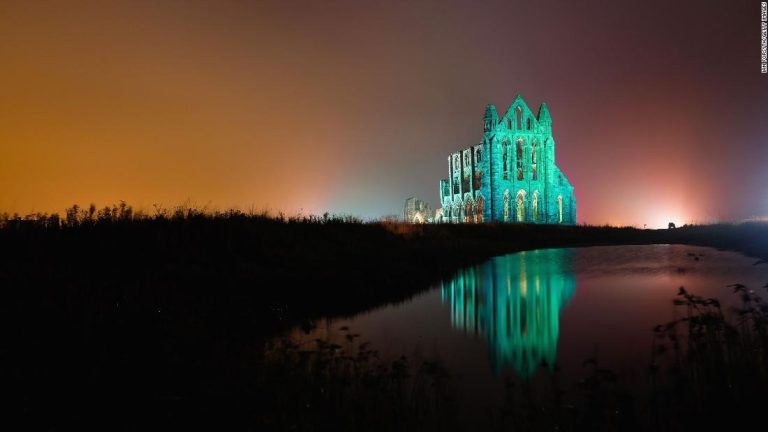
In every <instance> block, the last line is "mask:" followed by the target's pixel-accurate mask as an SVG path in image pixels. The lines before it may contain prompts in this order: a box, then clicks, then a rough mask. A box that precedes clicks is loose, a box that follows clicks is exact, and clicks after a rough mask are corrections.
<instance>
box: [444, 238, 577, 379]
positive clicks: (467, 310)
mask: <svg viewBox="0 0 768 432" xmlns="http://www.w3.org/2000/svg"><path fill="white" fill-rule="evenodd" d="M572 254H573V252H572V251H571V250H569V249H544V250H536V251H528V252H520V253H516V254H512V255H506V256H502V257H496V258H493V259H491V260H489V261H488V262H486V263H485V264H482V265H479V266H476V267H471V268H467V269H464V270H462V271H460V272H459V273H458V274H457V275H456V276H454V278H453V279H452V280H451V281H450V282H444V283H443V284H442V287H441V288H442V300H443V303H446V302H450V306H451V323H452V325H453V327H455V328H458V329H461V330H464V331H466V332H467V333H473V334H481V335H484V336H485V337H486V339H487V341H488V347H489V350H490V356H489V357H490V361H491V366H492V368H493V369H494V371H495V372H496V373H497V374H498V373H500V372H501V371H502V369H503V368H504V367H505V366H511V367H512V368H513V369H514V370H515V372H516V373H517V374H518V375H519V376H521V377H524V378H526V377H530V376H532V375H533V374H534V372H536V369H537V367H538V366H539V365H540V364H542V362H543V363H546V364H547V365H549V366H550V367H552V366H553V365H554V364H555V357H556V355H557V338H558V335H559V332H560V312H561V310H562V309H563V307H565V305H566V304H568V301H569V300H570V299H571V297H572V296H573V293H574V291H575V290H576V279H575V277H574V274H573V271H572V269H571V256H572Z"/></svg>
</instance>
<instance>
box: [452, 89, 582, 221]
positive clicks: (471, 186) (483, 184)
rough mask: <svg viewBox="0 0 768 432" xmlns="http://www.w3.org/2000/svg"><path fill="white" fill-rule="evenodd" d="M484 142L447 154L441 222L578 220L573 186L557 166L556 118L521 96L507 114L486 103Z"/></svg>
mask: <svg viewBox="0 0 768 432" xmlns="http://www.w3.org/2000/svg"><path fill="white" fill-rule="evenodd" d="M484 123H485V126H484V133H483V142H482V143H480V144H477V145H474V146H472V147H469V148H467V149H464V150H461V151H459V152H456V153H453V154H452V155H450V156H449V157H448V175H449V178H448V179H443V180H440V203H441V204H442V211H441V217H440V221H442V222H489V221H499V222H523V223H550V224H575V223H576V198H575V197H574V195H573V186H571V184H570V183H569V182H568V179H567V178H566V177H565V174H563V172H562V171H560V168H558V167H557V165H556V164H555V140H554V138H553V137H552V118H551V117H550V115H549V110H548V109H547V105H546V104H544V103H542V104H541V107H540V108H539V113H538V115H534V114H533V112H532V111H531V110H530V108H528V105H526V103H525V101H524V100H523V98H522V97H520V96H517V98H516V99H515V101H514V102H513V103H512V105H511V106H510V107H509V109H508V110H507V112H506V114H504V116H502V117H499V114H498V113H497V112H496V107H495V106H494V105H488V106H487V107H486V110H485V117H484Z"/></svg>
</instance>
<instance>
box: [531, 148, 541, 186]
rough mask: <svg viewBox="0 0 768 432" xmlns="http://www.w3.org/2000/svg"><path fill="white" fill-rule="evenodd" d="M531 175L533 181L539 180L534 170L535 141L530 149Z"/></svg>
mask: <svg viewBox="0 0 768 432" xmlns="http://www.w3.org/2000/svg"><path fill="white" fill-rule="evenodd" d="M531 174H532V177H533V179H534V180H537V179H538V178H539V173H538V172H537V170H536V141H534V142H533V146H532V148H531Z"/></svg>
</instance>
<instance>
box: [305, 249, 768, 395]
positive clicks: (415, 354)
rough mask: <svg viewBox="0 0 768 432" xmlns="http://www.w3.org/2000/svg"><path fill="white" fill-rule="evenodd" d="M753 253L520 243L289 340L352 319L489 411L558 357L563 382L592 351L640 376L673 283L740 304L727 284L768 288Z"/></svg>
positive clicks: (668, 311)
mask: <svg viewBox="0 0 768 432" xmlns="http://www.w3.org/2000/svg"><path fill="white" fill-rule="evenodd" d="M755 261H756V260H755V259H753V258H748V257H745V256H743V255H741V254H738V253H735V252H724V251H717V250H715V249H711V248H702V247H693V246H683V245H650V246H604V247H602V246H601V247H590V248H575V249H545V250H537V251H528V252H520V253H514V254H510V255H506V256H501V257H496V258H493V259H490V260H488V261H487V262H485V263H483V264H481V265H478V266H474V267H469V268H466V269H463V270H461V271H459V272H458V273H457V274H456V275H454V277H453V278H452V279H451V280H447V281H445V282H443V283H441V284H440V285H439V286H436V287H434V289H432V290H429V291H427V292H425V293H423V294H421V295H419V296H416V297H414V298H413V299H411V300H410V301H407V302H405V303H402V304H398V305H390V306H386V307H382V308H379V309H376V310H373V311H369V312H366V313H362V314H360V315H358V316H355V317H353V318H349V319H326V320H323V321H322V322H320V323H319V325H318V326H317V328H315V329H314V330H313V331H311V332H310V333H308V334H304V333H302V332H300V331H298V330H297V331H295V332H294V337H296V338H299V339H303V340H305V341H310V340H313V339H315V338H322V339H329V340H331V341H335V342H338V343H340V344H342V345H343V343H344V336H345V335H346V334H347V333H346V332H345V331H342V330H341V328H342V327H349V328H350V329H351V331H353V332H354V333H359V334H361V338H362V340H365V341H369V342H371V344H372V345H373V346H374V347H375V348H377V349H378V350H379V351H380V352H381V353H382V355H383V356H392V357H397V356H399V355H406V356H408V357H410V358H416V359H419V358H424V359H435V358H437V359H439V360H441V361H442V362H443V363H444V364H445V365H446V367H447V368H448V370H449V371H450V372H451V373H452V374H454V376H455V381H456V382H457V385H458V387H459V389H458V390H459V393H460V394H461V395H463V397H464V398H465V399H466V409H475V410H476V409H488V407H493V406H498V405H499V404H500V403H501V400H502V398H503V388H504V382H505V381H506V380H513V381H515V382H522V383H529V384H531V383H532V384H533V385H537V384H536V383H544V382H546V381H547V380H548V379H550V377H551V376H552V370H553V365H555V364H557V365H558V367H559V368H560V374H559V376H560V378H561V379H562V380H563V382H564V383H565V384H566V386H567V383H568V382H575V381H576V380H578V379H579V378H581V377H583V376H584V375H585V374H586V371H585V368H584V366H583V363H584V360H586V359H588V358H597V359H598V360H599V361H600V364H601V366H603V367H608V368H610V369H612V370H614V371H616V372H618V373H620V374H622V375H624V376H630V377H632V376H633V377H636V379H642V377H644V375H643V373H644V371H645V369H646V368H647V366H648V364H649V361H650V352H651V341H652V331H651V329H652V328H653V327H654V326H655V325H656V324H662V323H665V322H667V321H669V320H671V319H673V318H674V317H675V314H676V313H682V312H683V311H682V310H676V307H675V306H673V304H672V299H673V298H674V297H675V295H676V294H677V292H678V289H679V287H681V286H684V287H685V288H686V289H687V290H688V291H689V292H692V293H695V294H697V295H701V296H704V297H715V298H718V299H720V300H721V301H722V303H723V305H724V306H725V307H726V308H727V307H729V306H733V305H736V304H737V303H738V298H737V297H736V296H735V295H734V294H733V290H732V289H731V288H729V287H728V285H730V284H734V283H742V284H744V285H747V286H748V287H749V288H752V289H754V290H755V291H757V292H758V293H765V292H766V291H765V289H763V288H762V287H763V285H765V284H766V282H768V265H758V266H755V265H753V263H754V262H755ZM763 297H764V298H768V295H765V296H763ZM542 385H543V384H542Z"/></svg>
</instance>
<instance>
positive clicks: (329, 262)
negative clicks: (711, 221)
mask: <svg viewBox="0 0 768 432" xmlns="http://www.w3.org/2000/svg"><path fill="white" fill-rule="evenodd" d="M652 243H686V244H695V245H705V246H714V247H719V248H728V249H735V250H739V251H742V252H745V253H747V254H751V255H753V256H755V257H758V258H759V257H762V258H765V257H768V227H766V225H764V224H741V225H716V226H693V227H684V228H678V229H674V230H658V231H651V230H635V229H631V228H610V227H582V226H574V227H567V226H541V225H539V226H533V225H494V224H487V225H424V226H413V225H399V224H387V223H361V222H359V221H356V220H354V219H351V218H339V217H329V216H324V217H303V218H288V219H286V218H283V217H268V216H266V215H259V214H244V213H241V212H237V211H230V212H224V213H211V212H202V211H198V210H195V209H190V208H178V209H175V210H173V211H158V212H157V213H156V214H155V215H153V216H151V217H149V216H144V215H141V214H136V213H134V212H133V211H131V209H130V207H128V206H125V205H123V206H115V207H112V208H106V209H102V210H101V211H96V209H88V210H82V209H75V208H73V209H70V210H69V211H68V212H67V216H66V217H65V218H58V217H51V216H48V215H35V216H32V217H28V218H14V217H3V218H0V287H2V289H3V301H2V306H0V308H1V309H0V312H1V314H0V315H2V319H3V323H2V324H3V325H2V329H3V335H2V336H3V345H2V347H0V356H1V357H0V358H1V359H2V364H3V368H2V371H1V372H0V375H1V376H2V383H3V384H2V385H3V391H4V392H5V393H7V394H8V395H9V396H11V400H13V401H14V404H13V405H12V406H9V407H8V408H9V410H10V412H13V413H14V415H15V416H18V417H21V419H22V420H23V421H24V424H26V425H29V428H30V429H68V428H88V427H93V428H98V429H148V428H152V427H153V426H158V427H162V426H166V427H171V428H185V427H186V428H205V427H216V426H219V427H223V428H225V429H245V430H251V429H259V427H268V426H270V425H272V426H273V427H275V428H277V429H281V428H283V427H289V426H291V424H290V423H284V422H282V421H278V420H279V418H278V420H275V417H274V415H273V414H274V413H275V412H283V411H280V410H279V409H278V408H276V407H280V405H274V403H275V399H276V398H277V396H276V395H278V394H279V392H280V391H282V389H283V387H281V386H280V385H279V384H274V383H275V382H273V384H274V386H270V385H267V383H268V382H267V381H264V379H263V377H264V375H263V372H264V371H265V370H267V369H266V366H265V365H266V364H267V363H265V362H267V361H268V359H266V358H265V356H264V351H263V349H262V348H263V343H264V341H265V340H267V339H268V338H269V337H270V336H272V335H275V334H277V333H278V332H280V331H281V330H284V329H286V328H288V327H289V326H292V325H295V324H300V323H302V322H304V321H308V320H311V319H313V318H315V317H319V316H322V315H347V314H352V313H355V312H359V311H362V310H365V309H367V308H371V307H375V306H378V305H382V304H386V303H388V302H396V301H402V300H404V299H407V298H409V297H410V296H412V295H414V294H415V293H417V292H419V291H421V290H424V289H426V288H428V287H429V286H430V284H431V283H433V282H436V281H438V280H439V279H440V278H442V277H447V276H449V275H450V274H451V273H452V272H453V271H455V270H456V269H458V268H460V267H462V266H465V265H469V264H474V263H478V262H481V261H482V260H484V259H487V258H488V257H491V256H495V255H499V254H503V253H509V252H514V251H517V250H524V249H534V248H543V247H569V246H591V245H608V244H652ZM281 355H282V354H281ZM285 355H286V356H287V357H285V358H286V359H288V358H290V356H288V354H285ZM301 355H305V354H301ZM286 361H287V360H286ZM288 364H291V363H290V362H288ZM297 370H300V368H299V369H297ZM374 370H379V371H381V373H382V374H383V375H380V377H381V379H382V380H384V381H386V379H390V378H392V377H390V375H391V374H393V373H396V372H395V369H392V368H389V369H384V370H383V371H382V370H381V369H374ZM277 373H278V372H275V374H277ZM328 373H329V374H331V375H329V376H331V377H333V376H335V375H333V373H335V372H333V373H331V372H328ZM353 377H354V375H353ZM387 377H389V378H387ZM286 379H287V378H286ZM329 379H330V378H329ZM334 379H335V378H334ZM350 379H352V378H350ZM288 382H290V380H289V381H288ZM408 385H414V384H412V383H411V384H408ZM286 388H288V387H286ZM313 388H316V387H313ZM413 388H418V386H416V387H413ZM384 393H385V396H382V397H384V398H387V397H389V398H390V400H394V399H395V396H394V395H395V394H396V393H391V394H390V395H389V396H386V392H384ZM417 393H418V392H417ZM286 394H289V393H286ZM355 394H356V393H354V392H352V393H351V395H352V396H355ZM358 396H359V395H358ZM366 397H368V396H366ZM430 397H431V396H430ZM397 399H398V400H400V401H403V403H405V402H407V401H409V399H407V398H401V397H399V398H397ZM433 399H434V398H433ZM360 400H365V399H361V398H357V401H358V403H359V402H360ZM382 400H386V399H382ZM414 401H415V400H414ZM414 403H416V402H414ZM419 403H421V402H419ZM405 406H413V404H411V403H410V402H408V403H407V404H406V405H405ZM405 406H404V407H403V408H402V409H406V408H405ZM440 406H441V407H442V406H445V405H440ZM333 407H334V405H330V406H329V407H328V408H327V410H328V411H327V412H329V413H330V414H328V415H327V416H326V417H325V418H324V419H325V420H327V419H328V418H333V417H334V416H335V415H337V414H338V413H337V412H334V411H332V409H333ZM393 407H394V405H393ZM337 408H338V407H337ZM345 409H346V408H345ZM393 409H394V408H393ZM436 409H437V408H436ZM284 412H286V413H288V414H286V415H287V417H286V418H292V417H295V416H296V415H299V414H290V413H291V411H290V410H288V411H284ZM418 412H419V413H425V412H428V411H425V410H422V409H419V410H418ZM382 413H386V411H382ZM363 417H365V416H363ZM380 417H385V415H384V414H381V415H380ZM377 418H378V417H377ZM425 418H428V416H426V417H425ZM357 421H358V420H355V422H353V423H350V424H352V425H358V423H356V422H357ZM403 421H406V420H403ZM408 421H410V420H408ZM421 423H424V421H422V420H418V421H417V420H413V421H412V422H409V423H397V422H395V423H392V422H390V423H387V422H379V423H377V425H378V426H381V429H383V430H387V429H389V430H391V429H401V428H404V427H408V428H411V427H413V428H415V427H416V426H415V425H417V424H421ZM433 423H434V422H433ZM296 424H298V423H296ZM302 424H303V423H302ZM434 424H437V423H434ZM377 425H373V426H376V427H378V426H377ZM316 426H318V425H317V424H316ZM373 426H372V428H376V427H373ZM318 427H320V426H318ZM354 427H356V426H354Z"/></svg>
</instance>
